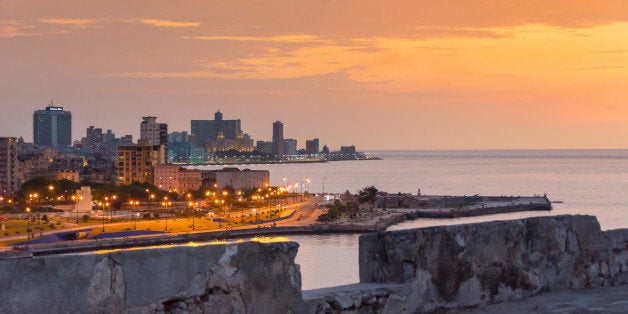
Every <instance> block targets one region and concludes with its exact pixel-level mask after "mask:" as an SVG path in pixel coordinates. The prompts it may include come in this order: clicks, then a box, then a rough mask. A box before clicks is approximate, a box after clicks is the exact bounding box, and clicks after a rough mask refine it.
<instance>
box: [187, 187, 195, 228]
mask: <svg viewBox="0 0 628 314" xmlns="http://www.w3.org/2000/svg"><path fill="white" fill-rule="evenodd" d="M188 195H189V194H188ZM192 206H194V202H188V209H189V210H190V211H192ZM195 227H196V226H195V221H194V213H192V230H195Z"/></svg>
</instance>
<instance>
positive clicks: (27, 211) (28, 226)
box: [26, 207, 31, 239]
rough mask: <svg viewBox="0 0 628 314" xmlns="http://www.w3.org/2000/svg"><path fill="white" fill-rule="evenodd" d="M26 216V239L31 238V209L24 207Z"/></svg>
mask: <svg viewBox="0 0 628 314" xmlns="http://www.w3.org/2000/svg"><path fill="white" fill-rule="evenodd" d="M26 215H27V217H26V218H27V219H28V220H27V222H26V234H27V237H28V239H30V238H31V209H30V208H28V207H26Z"/></svg>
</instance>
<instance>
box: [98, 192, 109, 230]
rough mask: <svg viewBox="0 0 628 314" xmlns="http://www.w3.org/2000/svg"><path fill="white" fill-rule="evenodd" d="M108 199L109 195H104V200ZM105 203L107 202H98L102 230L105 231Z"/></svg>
mask: <svg viewBox="0 0 628 314" xmlns="http://www.w3.org/2000/svg"><path fill="white" fill-rule="evenodd" d="M108 200H109V197H105V201H108ZM106 204H107V203H106V202H105V203H103V202H100V203H99V205H100V208H101V209H102V232H105V217H107V215H105V212H106V211H107V208H106V207H105V206H106Z"/></svg>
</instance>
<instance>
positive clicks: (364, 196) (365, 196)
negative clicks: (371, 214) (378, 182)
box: [358, 185, 379, 209]
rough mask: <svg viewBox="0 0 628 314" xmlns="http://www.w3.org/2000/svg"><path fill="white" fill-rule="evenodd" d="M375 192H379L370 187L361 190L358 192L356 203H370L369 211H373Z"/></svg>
mask: <svg viewBox="0 0 628 314" xmlns="http://www.w3.org/2000/svg"><path fill="white" fill-rule="evenodd" d="M377 192H379V190H378V189H377V188H376V187H374V186H372V185H371V186H367V187H365V188H363V189H361V190H360V191H358V202H360V204H365V203H370V204H371V209H373V205H374V204H375V198H376V197H377Z"/></svg>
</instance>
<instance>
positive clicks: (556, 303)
mask: <svg viewBox="0 0 628 314" xmlns="http://www.w3.org/2000/svg"><path fill="white" fill-rule="evenodd" d="M451 313H508V314H519V313H628V285H619V286H614V287H603V288H595V289H586V290H572V291H562V292H557V293H548V294H542V295H538V296H534V297H531V298H527V299H523V300H519V301H514V302H505V303H498V304H490V305H486V306H482V307H479V308H474V309H467V310H460V311H452V312H451Z"/></svg>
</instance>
